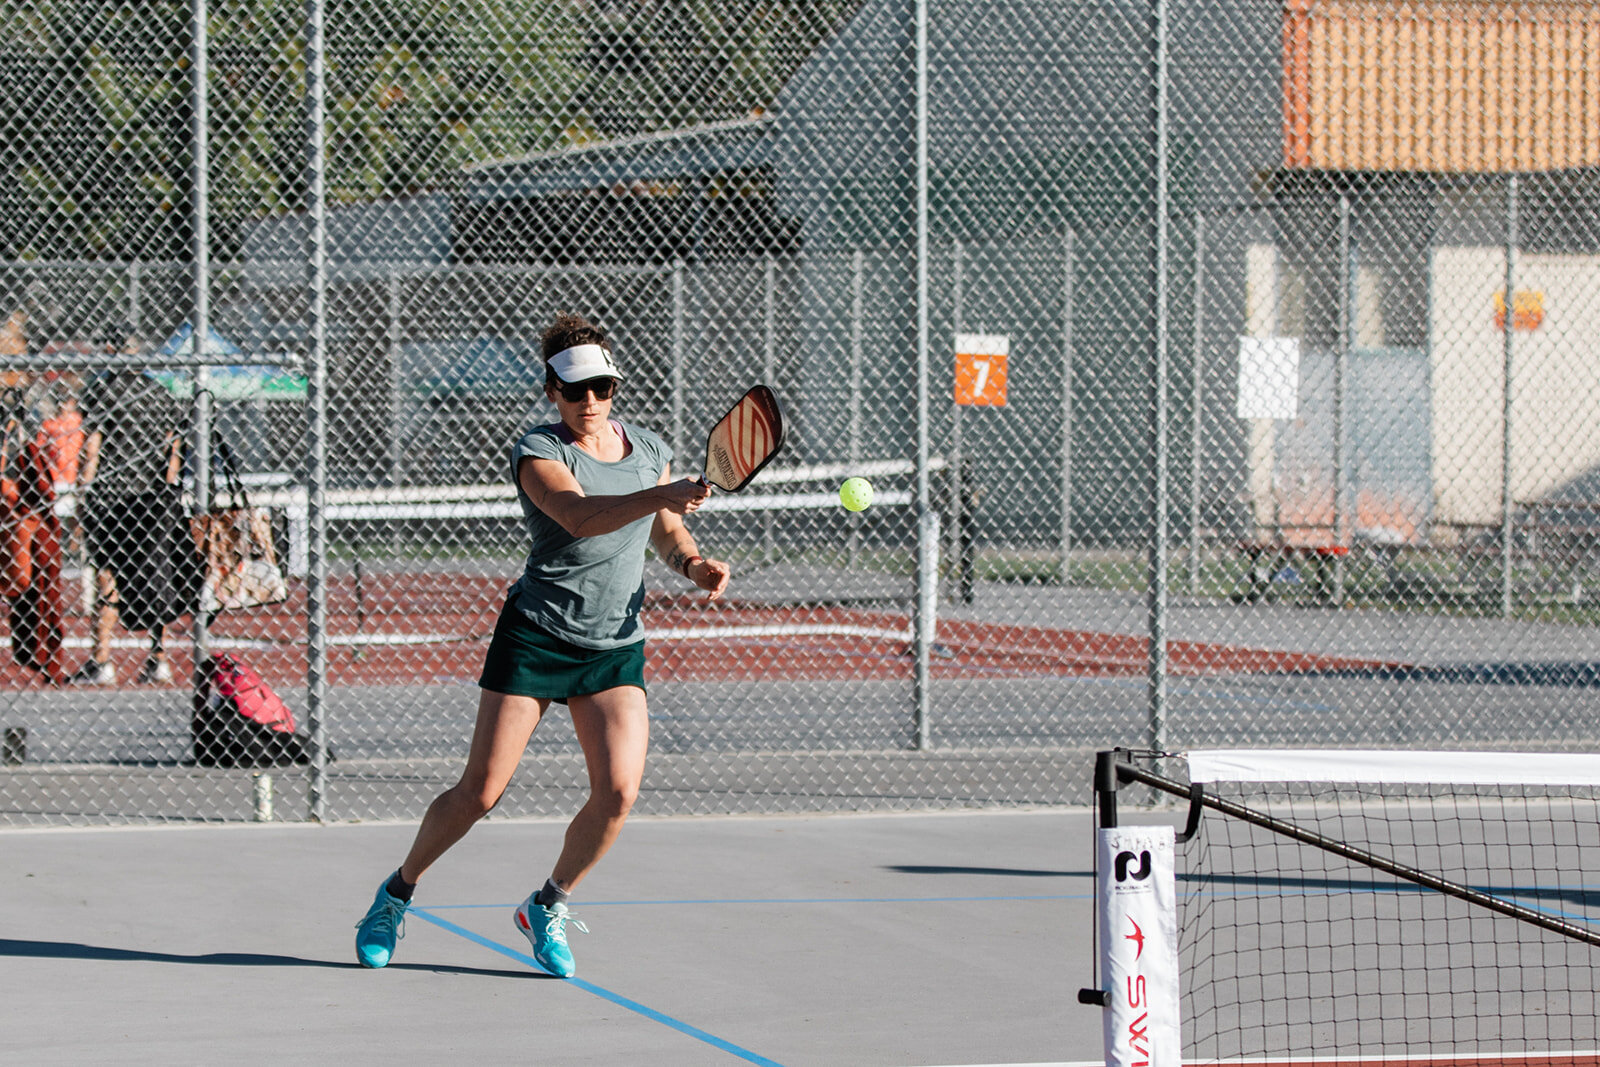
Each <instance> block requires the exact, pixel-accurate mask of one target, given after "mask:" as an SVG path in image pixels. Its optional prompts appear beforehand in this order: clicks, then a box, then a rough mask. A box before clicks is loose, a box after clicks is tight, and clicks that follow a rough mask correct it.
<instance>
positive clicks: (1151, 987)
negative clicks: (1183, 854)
mask: <svg viewBox="0 0 1600 1067" xmlns="http://www.w3.org/2000/svg"><path fill="white" fill-rule="evenodd" d="M1173 839H1174V835H1173V829H1172V827H1170V826H1118V827H1103V828H1102V829H1101V830H1100V834H1099V850H1100V855H1099V868H1098V869H1099V872H1100V885H1099V894H1100V975H1101V980H1102V982H1103V988H1104V989H1105V991H1106V993H1107V998H1108V999H1107V1000H1106V1002H1105V1017H1104V1024H1105V1050H1106V1064H1107V1067H1179V1064H1180V1063H1181V1062H1182V1056H1181V1052H1182V1050H1181V1048H1180V1045H1179V1042H1180V1038H1179V1033H1178V910H1177V888H1176V879H1175V877H1174V874H1173Z"/></svg>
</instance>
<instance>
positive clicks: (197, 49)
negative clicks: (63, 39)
mask: <svg viewBox="0 0 1600 1067" xmlns="http://www.w3.org/2000/svg"><path fill="white" fill-rule="evenodd" d="M189 17H190V57H189V62H190V68H191V69H190V81H189V92H190V97H189V108H190V115H191V125H190V137H191V140H192V156H191V159H190V166H191V168H192V169H191V172H190V181H191V183H192V185H193V192H192V197H191V199H192V215H193V220H192V221H193V233H192V234H191V238H192V241H193V244H192V247H193V255H194V264H193V269H194V273H193V277H192V283H191V284H192V289H191V293H190V303H191V309H190V314H189V319H190V322H189V325H190V328H191V329H192V330H193V334H192V335H191V336H192V338H193V344H194V357H195V359H196V361H197V362H198V365H197V366H196V367H195V370H194V427H193V429H194V510H195V514H197V515H203V514H205V513H206V512H207V511H209V510H210V508H211V392H210V390H209V389H208V388H207V387H208V386H209V385H210V374H209V372H208V371H207V369H206V366H205V359H206V356H207V350H208V349H209V348H210V340H211V227H210V219H211V177H210V167H211V153H210V136H211V131H210V122H211V116H210V112H209V109H208V104H207V99H206V98H207V90H208V88H209V70H208V58H209V54H210V40H209V38H208V36H207V35H208V32H209V26H208V21H209V19H210V13H209V11H208V10H207V7H206V0H192V3H191V5H190V9H189ZM195 595H196V603H195V611H194V626H193V643H194V685H195V690H196V692H198V691H199V690H200V688H201V686H202V685H203V684H204V676H205V662H206V660H208V659H210V658H211V635H210V632H209V630H210V628H209V626H208V625H207V622H206V612H205V611H203V610H201V607H200V604H199V602H198V599H199V593H198V592H197V593H196V594H195Z"/></svg>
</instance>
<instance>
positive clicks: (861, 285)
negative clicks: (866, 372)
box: [849, 248, 867, 463]
mask: <svg viewBox="0 0 1600 1067" xmlns="http://www.w3.org/2000/svg"><path fill="white" fill-rule="evenodd" d="M866 273H867V267H866V256H865V254H864V253H863V252H862V251H861V249H859V248H858V249H856V250H855V251H854V252H852V253H851V255H850V428H849V434H850V440H849V450H850V451H849V456H850V461H851V462H852V463H853V462H855V461H856V460H859V459H860V458H861V431H862V426H861V401H862V395H861V394H862V365H863V363H864V362H865V359H866V339H865V337H864V336H863V331H864V329H865V319H866V286H867V280H866Z"/></svg>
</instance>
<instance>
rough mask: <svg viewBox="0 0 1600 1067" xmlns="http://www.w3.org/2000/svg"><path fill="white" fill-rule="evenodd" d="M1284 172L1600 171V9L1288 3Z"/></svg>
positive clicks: (1533, 0)
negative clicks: (1592, 168) (1594, 168)
mask: <svg viewBox="0 0 1600 1067" xmlns="http://www.w3.org/2000/svg"><path fill="white" fill-rule="evenodd" d="M1283 66H1284V73H1283V90H1284V138H1283V147H1284V163H1285V165H1287V166H1289V167H1298V168H1315V169H1327V170H1383V171H1403V170H1421V171H1445V172H1449V171H1460V172H1485V171H1487V172H1499V171H1510V170H1555V169H1560V168H1566V167H1581V166H1597V165H1600V5H1596V4H1595V3H1593V2H1583V3H1578V2H1573V0H1524V2H1520V3H1518V2H1508V0H1432V2H1425V0H1285V3H1284V15H1283Z"/></svg>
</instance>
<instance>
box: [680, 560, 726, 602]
mask: <svg viewBox="0 0 1600 1067" xmlns="http://www.w3.org/2000/svg"><path fill="white" fill-rule="evenodd" d="M686 574H687V575H688V578H689V580H690V581H691V582H693V583H694V584H695V585H698V586H699V587H700V588H701V589H704V590H705V591H706V599H707V600H715V599H717V598H718V597H719V596H721V595H722V593H723V591H724V590H726V589H727V588H728V579H730V578H732V577H733V569H732V568H730V567H729V566H728V565H727V564H726V563H724V562H723V561H722V560H720V559H706V558H704V557H701V558H700V559H697V560H695V561H694V562H693V563H691V564H689V566H688V567H687V568H686Z"/></svg>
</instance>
